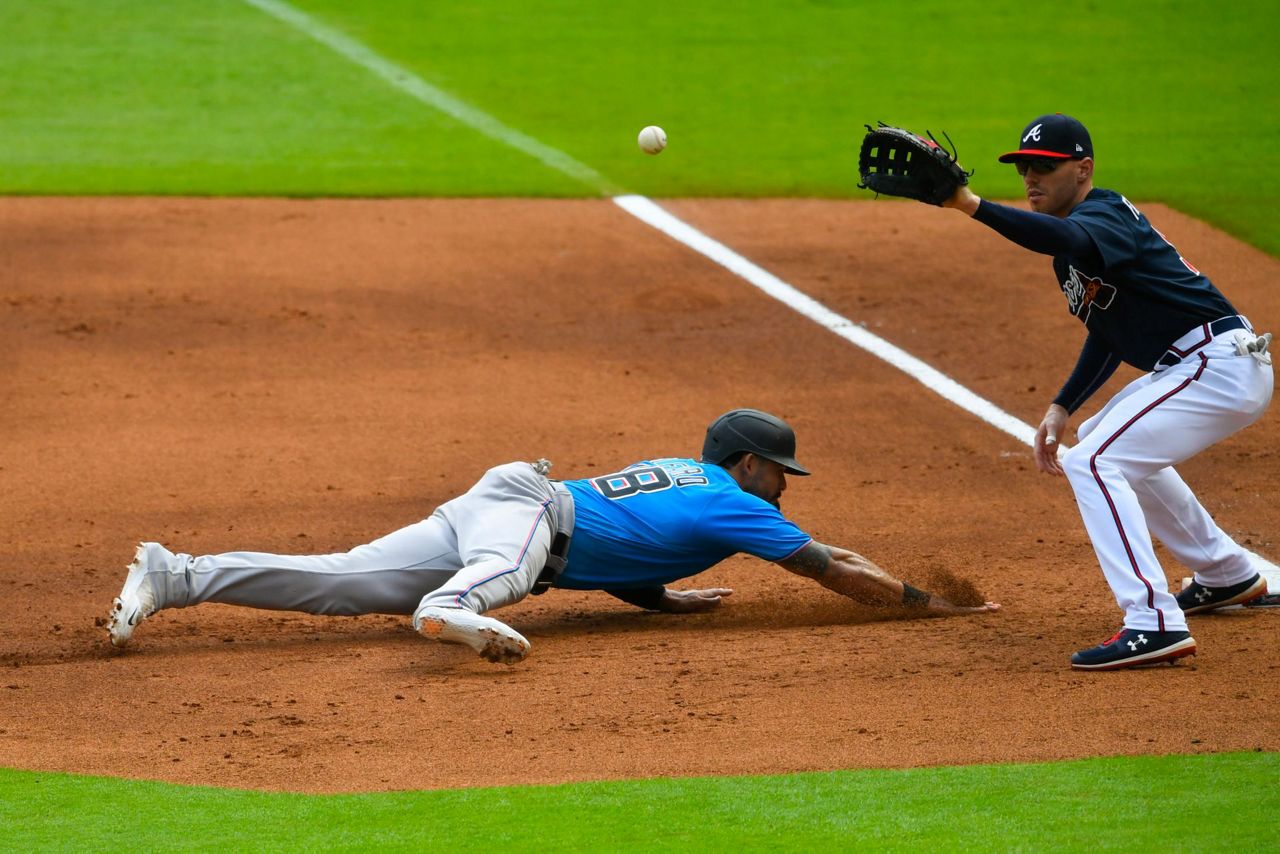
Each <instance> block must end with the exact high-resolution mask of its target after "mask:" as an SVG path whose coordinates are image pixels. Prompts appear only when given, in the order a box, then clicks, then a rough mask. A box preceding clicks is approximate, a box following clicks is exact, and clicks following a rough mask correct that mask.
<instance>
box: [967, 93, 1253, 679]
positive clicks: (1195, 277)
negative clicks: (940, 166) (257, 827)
mask: <svg viewBox="0 0 1280 854" xmlns="http://www.w3.org/2000/svg"><path fill="white" fill-rule="evenodd" d="M999 159H1000V161H1001V162H1002V163H1012V164H1014V167H1015V168H1016V169H1017V171H1018V174H1019V175H1020V176H1022V181H1023V184H1024V186H1025V188H1026V195H1027V200H1028V202H1029V203H1030V206H1031V211H1030V212H1028V211H1023V210H1020V209H1017V208H1012V207H1008V206H1005V205H999V204H993V203H992V202H989V201H986V200H984V199H980V198H979V197H978V196H977V195H975V194H974V193H973V192H972V191H971V190H970V189H969V188H968V187H967V186H961V187H959V188H958V189H957V190H956V191H955V193H954V194H953V195H952V196H951V197H950V199H949V200H948V201H946V202H944V203H943V204H944V206H946V207H951V208H955V209H957V210H960V211H963V212H964V213H966V214H968V215H969V216H971V217H973V218H974V219H976V220H978V221H979V222H981V223H983V224H985V225H987V226H988V227H990V228H992V229H994V230H996V231H997V232H999V233H1000V234H1002V235H1004V236H1005V237H1006V238H1008V239H1009V240H1012V241H1013V242H1015V243H1017V244H1019V245H1020V246H1023V247H1025V248H1027V249H1030V250H1032V251H1033V252H1039V253H1042V254H1045V255H1051V256H1053V270H1054V274H1055V275H1056V277H1057V280H1058V284H1059V286H1060V287H1061V288H1062V293H1063V295H1064V296H1065V297H1066V299H1067V309H1068V310H1069V311H1070V312H1071V313H1072V314H1073V315H1075V317H1077V318H1078V319H1079V320H1080V322H1081V323H1083V324H1084V326H1085V330H1086V336H1085V340H1084V347H1083V349H1082V350H1081V352H1080V357H1079V359H1078V361H1077V362H1076V367H1075V370H1074V371H1073V372H1072V373H1071V375H1070V377H1068V379H1067V381H1066V383H1065V384H1064V385H1063V387H1062V390H1061V391H1059V392H1058V395H1057V397H1055V398H1054V400H1053V403H1052V404H1051V405H1050V406H1049V409H1048V411H1047V412H1046V413H1045V416H1044V419H1043V420H1042V421H1041V423H1040V426H1039V429H1038V430H1037V431H1036V437H1035V457H1036V463H1037V466H1038V467H1039V468H1040V470H1041V471H1044V472H1047V473H1049V474H1054V475H1063V474H1065V475H1066V477H1067V480H1068V481H1069V482H1070V483H1071V488H1072V490H1073V491H1074V492H1075V497H1076V503H1077V504H1078V505H1079V508H1080V514H1081V516H1082V517H1083V519H1084V525H1085V529H1086V530H1087V532H1088V534H1089V539H1090V540H1091V541H1092V543H1093V547H1094V551H1095V552H1096V554H1097V557H1098V562H1099V563H1100V564H1101V565H1102V572H1103V574H1104V575H1105V577H1106V579H1107V582H1108V583H1109V584H1110V585H1111V589H1112V591H1113V592H1114V593H1115V597H1116V601H1117V602H1118V603H1119V605H1120V607H1121V609H1122V610H1123V611H1124V624H1123V626H1122V627H1121V629H1120V630H1119V631H1118V632H1116V634H1115V636H1114V637H1112V638H1111V639H1110V640H1108V641H1106V642H1105V643H1102V644H1100V645H1099V646H1096V647H1093V648H1090V649H1083V650H1080V651H1079V652H1077V653H1075V654H1074V655H1073V656H1072V657H1071V665H1072V667H1074V668H1077V669H1082V670H1111V669H1116V668H1122V667H1132V666H1135V665H1142V664H1151V663H1154V662H1159V661H1170V660H1173V659H1175V658H1180V657H1182V656H1186V655H1193V654H1194V653H1195V651H1196V642H1195V639H1194V638H1192V637H1191V633H1190V631H1189V630H1188V627H1187V622H1186V615H1187V614H1198V613H1202V612H1205V611H1210V610H1213V609H1215V608H1221V607H1223V606H1225V605H1231V604H1235V603H1242V602H1248V601H1251V600H1253V599H1255V598H1257V597H1259V596H1262V595H1263V594H1264V593H1266V590H1267V584H1266V580H1265V579H1264V578H1263V577H1262V576H1261V574H1260V573H1259V572H1258V571H1257V570H1256V569H1255V568H1254V567H1253V565H1252V563H1251V561H1250V559H1249V555H1248V553H1247V552H1246V551H1245V550H1244V549H1242V548H1241V547H1240V546H1239V545H1238V544H1237V543H1236V542H1235V541H1234V540H1232V539H1231V537H1229V536H1228V535H1227V534H1226V533H1225V532H1223V530H1222V529H1221V528H1219V527H1218V525H1217V524H1216V523H1215V522H1214V521H1213V519H1212V518H1211V517H1210V516H1209V514H1208V513H1207V512H1206V511H1205V509H1204V507H1202V506H1201V505H1200V502H1199V501H1197V500H1196V497H1195V495H1193V494H1192V492H1191V490H1190V489H1189V488H1188V487H1187V485H1186V484H1185V483H1184V482H1183V481H1182V479H1181V478H1180V477H1179V476H1178V473H1177V472H1176V471H1174V469H1173V466H1174V465H1176V464H1177V463H1180V462H1182V461H1183V460H1185V459H1187V458H1189V457H1191V456H1193V455H1194V454H1196V453H1198V452H1200V451H1202V450H1204V449H1205V448H1207V447H1209V446H1210V445H1213V444H1214V443H1215V442H1218V441H1220V440H1222V439H1225V438H1226V437H1227V436H1230V435H1231V434H1232V433H1235V432H1236V431H1237V430H1240V429H1241V428H1244V427H1247V426H1249V425H1250V424H1252V423H1253V422H1254V421H1256V420H1257V419H1258V418H1259V417H1261V415H1262V413H1263V412H1264V411H1265V410H1266V408H1267V404H1268V403H1269V402H1270V400H1271V392H1272V386H1273V382H1274V379H1273V376H1272V369H1271V356H1270V354H1269V353H1268V352H1267V348H1268V344H1269V343H1270V341H1271V335H1270V333H1267V334H1265V335H1258V334H1257V333H1256V332H1255V331H1254V329H1253V326H1252V325H1251V324H1250V323H1249V321H1248V320H1247V319H1246V318H1245V317H1244V316H1243V315H1241V314H1240V313H1239V312H1238V311H1237V310H1236V308H1235V307H1234V306H1233V305H1232V304H1231V303H1230V302H1229V301H1228V300H1227V298H1226V297H1225V296H1223V295H1222V293H1221V292H1220V291H1219V290H1218V289H1217V288H1216V287H1214V285H1213V283H1212V282H1211V281H1209V279H1208V278H1207V277H1206V276H1205V275H1204V274H1203V273H1201V272H1200V271H1199V270H1197V269H1196V268H1195V267H1193V266H1192V265H1191V264H1190V263H1188V262H1187V260H1186V259H1184V258H1183V257H1182V256H1181V255H1179V254H1178V250H1176V249H1175V248H1174V247H1173V246H1172V245H1171V244H1170V243H1169V241H1168V240H1166V239H1165V238H1164V235H1162V234H1161V233H1160V232H1159V231H1157V230H1156V229H1155V228H1154V227H1153V226H1152V225H1151V223H1150V222H1148V221H1147V218H1146V217H1145V216H1144V215H1143V214H1142V212H1141V211H1139V210H1138V209H1137V208H1136V207H1134V205H1133V203H1132V202H1130V201H1129V200H1128V199H1126V198H1125V197H1124V196H1122V195H1120V194H1119V193H1117V192H1114V191H1112V190H1104V189H1101V188H1095V187H1094V186H1093V167H1094V160H1093V143H1092V141H1091V139H1090V137H1089V133H1088V131H1087V130H1085V127H1084V125H1082V124H1081V123H1080V122H1079V121H1077V120H1076V119H1074V118H1072V117H1070V116H1066V115H1062V114H1061V113H1055V114H1050V115H1044V116H1040V117H1038V118H1036V119H1034V120H1032V121H1031V123H1030V124H1028V125H1027V126H1026V128H1024V129H1023V132H1022V136H1021V139H1020V144H1019V147H1018V148H1017V150H1015V151H1011V152H1009V153H1007V154H1003V155H1001V156H1000V158H999ZM1121 362H1126V363H1128V364H1130V365H1133V366H1134V367H1136V368H1139V369H1140V370H1142V371H1146V372H1147V373H1146V374H1145V375H1144V376H1141V377H1139V378H1138V379H1136V380H1134V381H1133V382H1131V383H1129V384H1128V385H1127V386H1125V387H1124V389H1122V390H1121V391H1120V392H1119V393H1118V394H1117V395H1116V396H1115V397H1114V398H1112V399H1111V400H1110V401H1108V402H1107V404H1106V405H1105V406H1104V407H1103V408H1102V409H1101V410H1100V411H1099V412H1098V413H1097V414H1095V415H1093V416H1092V417H1091V418H1088V419H1087V420H1085V421H1084V423H1082V424H1081V425H1080V427H1079V428H1078V429H1077V431H1076V434H1077V436H1078V437H1079V440H1080V441H1079V444H1077V445H1076V446H1075V447H1073V448H1071V449H1070V450H1069V451H1067V452H1066V453H1065V454H1063V456H1062V458H1061V459H1059V457H1058V440H1059V439H1060V438H1061V437H1062V434H1063V431H1064V430H1065V428H1066V425H1067V421H1068V418H1069V417H1070V415H1071V414H1072V413H1074V412H1075V411H1076V410H1077V409H1079V407H1080V406H1081V404H1083V403H1084V402H1085V401H1086V400H1088V399H1089V397H1090V396H1091V395H1092V394H1093V393H1094V392H1095V391H1097V390H1098V388H1099V387H1101V386H1102V384H1103V383H1105V382H1106V381H1107V379H1108V378H1109V377H1110V376H1111V375H1112V373H1113V372H1114V371H1115V370H1116V368H1117V367H1118V366H1119V364H1120V363H1121ZM1152 534H1154V535H1155V536H1156V537H1158V538H1159V539H1160V541H1161V542H1163V543H1164V544H1165V545H1166V546H1167V547H1168V548H1169V551H1170V552H1172V554H1173V555H1174V557H1176V558H1177V559H1178V560H1179V561H1181V562H1182V563H1183V564H1185V565H1186V566H1188V567H1190V568H1191V569H1193V570H1194V571H1195V576H1194V582H1193V583H1192V584H1191V585H1190V586H1189V587H1188V588H1186V589H1185V590H1183V591H1182V592H1181V593H1179V594H1178V595H1177V597H1176V598H1175V597H1174V596H1173V595H1171V594H1170V593H1169V589H1168V585H1167V582H1166V580H1165V574H1164V570H1163V569H1162V568H1161V566H1160V563H1159V562H1158V561H1157V560H1156V555H1155V551H1154V549H1153V547H1152Z"/></svg>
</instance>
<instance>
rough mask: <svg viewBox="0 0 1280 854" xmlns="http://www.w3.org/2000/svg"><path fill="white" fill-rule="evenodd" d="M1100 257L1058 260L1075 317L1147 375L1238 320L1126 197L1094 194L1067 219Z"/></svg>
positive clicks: (1104, 192)
mask: <svg viewBox="0 0 1280 854" xmlns="http://www.w3.org/2000/svg"><path fill="white" fill-rule="evenodd" d="M1067 220H1068V221H1069V222H1074V223H1077V224H1079V225H1080V226H1081V227H1082V228H1083V229H1084V230H1085V231H1086V232H1088V234H1089V237H1090V238H1092V239H1093V243H1094V246H1095V247H1096V248H1097V250H1098V253H1097V254H1098V256H1100V257H1101V262H1100V263H1099V261H1098V258H1092V259H1089V258H1078V257H1074V256H1070V255H1055V256H1054V258H1053V269H1054V272H1055V273H1056V274H1057V276H1058V282H1059V284H1060V286H1061V287H1062V292H1063V294H1064V295H1065V296H1066V298H1067V307H1068V309H1070V311H1071V313H1072V314H1074V315H1075V316H1076V317H1078V318H1080V320H1081V321H1082V322H1083V323H1084V325H1085V326H1086V327H1088V329H1089V332H1090V333H1093V334H1096V335H1098V336H1101V338H1102V339H1103V340H1104V341H1105V342H1106V343H1107V345H1108V346H1109V347H1110V348H1111V351H1112V352H1113V353H1115V354H1116V355H1117V356H1119V357H1120V358H1121V359H1123V360H1124V361H1125V362H1128V363H1129V364H1130V365H1133V366H1134V367H1136V368H1140V369H1141V370H1144V371H1149V370H1151V369H1152V368H1153V367H1155V364H1156V361H1157V360H1158V359H1159V358H1160V356H1161V355H1163V354H1164V352H1165V350H1166V349H1168V347H1169V345H1170V344H1172V343H1173V342H1174V341H1176V340H1177V339H1178V338H1180V337H1182V335H1184V334H1185V333H1187V332H1189V331H1190V330H1191V329H1192V328H1193V327H1195V326H1197V325H1199V324H1201V323H1207V322H1209V321H1213V320H1217V319H1218V318H1220V317H1226V316H1228V315H1232V314H1235V313H1236V310H1235V308H1233V307H1232V305H1231V303H1230V302H1228V301H1227V298H1226V297H1224V296H1223V295H1222V293H1221V292H1220V291H1219V290H1218V289H1217V288H1216V287H1214V285H1213V283H1212V282H1210V281H1209V279H1208V278H1206V277H1205V276H1204V275H1202V274H1201V273H1200V271H1199V270H1197V269H1196V268H1194V267H1192V266H1191V265H1190V264H1188V263H1187V262H1186V260H1184V259H1183V257H1182V256H1181V255H1179V254H1178V250H1177V249H1174V248H1173V245H1172V244H1170V243H1169V241H1168V240H1166V239H1165V238H1164V235H1162V234H1161V233H1160V232H1159V231H1157V230H1156V229H1155V228H1153V227H1152V225H1151V223H1149V222H1148V221H1147V218H1146V217H1145V216H1143V215H1142V213H1141V212H1140V211H1139V210H1138V209H1137V208H1136V207H1134V206H1133V204H1132V203H1131V202H1130V201H1129V200H1128V199H1126V198H1125V197H1124V196H1122V195H1120V194H1119V193H1117V192H1115V191H1113V190H1103V189H1094V190H1092V191H1090V193H1089V195H1088V196H1086V197H1085V199H1084V201H1083V202H1081V203H1080V204H1078V205H1076V207H1075V208H1074V209H1073V210H1072V211H1071V213H1070V214H1068V216H1067Z"/></svg>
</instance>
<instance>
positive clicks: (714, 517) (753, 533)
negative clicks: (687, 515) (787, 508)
mask: <svg viewBox="0 0 1280 854" xmlns="http://www.w3.org/2000/svg"><path fill="white" fill-rule="evenodd" d="M697 531H698V535H699V537H700V538H702V539H703V540H705V541H706V542H707V543H709V544H714V545H718V546H720V547H722V548H724V549H726V550H727V551H730V552H733V553H737V552H746V553H747V554H750V555H755V556H756V557H758V558H763V559H764V560H768V561H779V560H782V559H783V558H785V557H787V556H788V555H792V554H794V553H795V552H797V551H799V550H800V549H802V548H804V546H806V545H807V544H808V543H809V542H810V541H812V539H813V538H812V537H810V536H809V535H808V534H806V533H805V532H804V531H802V530H800V528H799V527H798V526H797V525H796V524H795V523H794V522H792V521H791V520H789V519H787V518H786V517H785V516H783V515H782V513H781V512H780V511H779V510H778V508H776V507H774V506H773V505H772V504H770V503H769V502H767V501H764V500H763V499H760V498H756V497H755V496H754V495H750V494H749V493H746V492H742V493H740V494H738V495H735V496H732V497H726V498H724V499H723V500H720V501H717V502H714V503H713V504H712V505H711V506H709V507H707V509H706V510H705V511H704V512H703V514H702V515H701V517H699V519H698V522H697Z"/></svg>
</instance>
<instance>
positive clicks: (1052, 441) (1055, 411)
mask: <svg viewBox="0 0 1280 854" xmlns="http://www.w3.org/2000/svg"><path fill="white" fill-rule="evenodd" d="M1067 418H1068V416H1067V410H1065V409H1063V408H1062V407H1061V406H1058V404H1056V403H1055V404H1053V405H1051V406H1050V407H1049V411H1048V412H1046V413H1045V414H1044V420H1043V421H1041V422H1040V427H1039V428H1038V429H1037V430H1036V443H1035V455H1036V468H1038V469H1040V471H1042V472H1044V473H1045V474H1054V475H1058V476H1059V477H1061V476H1062V473H1063V472H1062V462H1061V460H1059V459H1058V445H1059V442H1060V441H1061V439H1062V434H1063V432H1065V431H1066V429H1067Z"/></svg>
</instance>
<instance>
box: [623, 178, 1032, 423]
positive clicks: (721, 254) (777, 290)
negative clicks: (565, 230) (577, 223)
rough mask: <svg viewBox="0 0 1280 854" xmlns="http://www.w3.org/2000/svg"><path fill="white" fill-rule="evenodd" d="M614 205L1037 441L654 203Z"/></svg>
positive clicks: (630, 200)
mask: <svg viewBox="0 0 1280 854" xmlns="http://www.w3.org/2000/svg"><path fill="white" fill-rule="evenodd" d="M613 201H614V203H615V204H617V205H618V207H620V208H622V209H623V210H625V211H626V212H627V213H629V214H631V215H632V216H634V217H636V218H637V219H639V220H641V221H642V222H645V223H648V224H649V225H651V226H653V227H654V228H656V229H658V230H659V231H661V232H662V233H663V234H667V235H669V236H671V237H672V238H674V239H675V240H678V241H680V242H681V243H683V244H684V245H685V246H688V247H689V248H690V249H692V250H694V251H695V252H697V253H699V254H700V255H703V256H705V257H707V258H709V259H711V260H712V261H714V262H715V263H717V264H719V265H720V266H722V267H724V268H726V269H728V270H731V271H732V272H734V273H736V274H737V275H738V276H740V277H742V278H743V279H746V280H747V281H748V282H750V283H751V284H752V285H754V286H756V287H757V288H759V289H760V290H762V291H764V292H765V293H766V294H768V295H769V296H771V297H773V298H774V299H776V300H778V301H779V302H781V303H783V304H784V305H786V306H787V307H789V308H791V309H792V310H794V311H797V312H799V313H800V314H802V315H804V316H805V317H807V318H809V319H810V320H812V321H813V322H814V323H816V324H818V325H819V326H822V327H824V328H826V329H829V330H831V331H832V332H834V333H835V334H836V335H839V336H840V337H841V338H843V339H845V340H846V341H848V342H849V343H851V344H853V345H855V346H857V347H861V348H862V349H863V350H866V351H867V352H868V353H870V354H872V355H873V356H878V357H879V358H881V359H883V360H884V361H886V362H888V363H889V364H890V365H893V366H894V367H895V368H897V369H899V370H900V371H902V372H903V373H905V374H907V375H908V376H910V377H913V378H914V379H916V380H919V381H920V382H921V383H923V384H924V386H925V387H926V388H928V389H929V390H931V391H934V392H936V393H937V394H939V395H941V396H942V397H943V398H945V399H947V400H948V401H950V402H951V403H954V404H955V405H956V406H959V407H960V408H961V409H964V410H965V411H967V412H970V413H972V414H973V415H976V416H977V417H979V418H981V419H982V420H983V421H986V422H987V423H988V424H990V425H992V426H994V427H996V428H997V429H999V430H1003V431H1004V432H1006V433H1008V434H1009V435H1010V436H1013V437H1014V438H1015V439H1017V440H1018V441H1019V442H1022V443H1023V444H1026V445H1030V444H1032V443H1033V442H1034V441H1035V435H1036V431H1035V429H1034V428H1032V427H1031V426H1030V425H1028V424H1026V423H1024V422H1022V421H1019V420H1018V419H1017V418H1015V417H1013V416H1012V415H1010V414H1009V413H1007V412H1005V411H1004V410H1002V409H1000V408H999V407H998V406H996V405H995V404H993V403H991V402H990V401H988V400H985V399H983V398H981V397H979V396H978V395H976V394H974V393H973V392H971V391H969V389H967V388H965V387H964V386H962V385H960V384H959V383H958V382H956V381H955V380H953V379H951V378H950V377H948V376H946V375H945V374H943V373H942V372H940V371H938V370H937V369H936V368H933V367H931V366H930V365H928V364H926V363H924V362H922V361H920V360H919V359H917V358H916V357H915V356H913V355H911V354H910V353H908V352H907V351H906V350H903V349H902V348H900V347H898V346H896V345H894V344H890V343H889V342H888V341H886V340H884V339H883V338H881V337H880V336H878V335H876V334H875V333H873V332H869V331H867V329H866V328H865V327H863V326H860V325H858V324H856V323H854V322H853V321H852V320H849V319H848V318H847V317H843V316H841V315H839V314H836V313H835V312H834V311H832V310H831V309H829V308H827V307H826V306H825V305H823V304H822V303H820V302H818V301H817V300H815V299H814V298H813V297H811V296H809V295H808V294H805V293H804V292H802V291H800V290H797V289H796V288H795V287H793V286H792V285H789V284H787V283H786V282H784V281H782V280H781V279H779V278H778V277H777V276H775V275H773V274H772V273H770V272H769V271H768V270H765V269H764V268H762V267H760V266H759V265H757V264H754V263H752V262H751V261H748V260H747V259H746V258H743V257H742V256H741V255H739V254H738V253H737V252H734V251H733V250H732V249H730V248H729V247H727V246H725V245H724V244H723V243H720V242H718V241H716V240H713V239H712V238H710V237H708V236H707V235H705V234H703V233H702V232H701V231H698V230H697V229H695V228H694V227H693V226H691V225H689V224H688V223H686V222H684V221H683V220H680V219H677V218H676V217H674V216H672V215H671V214H670V213H668V212H667V211H666V210H664V209H663V208H661V207H659V206H658V205H657V204H655V203H654V202H653V201H651V200H649V199H647V198H645V197H644V196H617V197H615V198H614V200H613Z"/></svg>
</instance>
